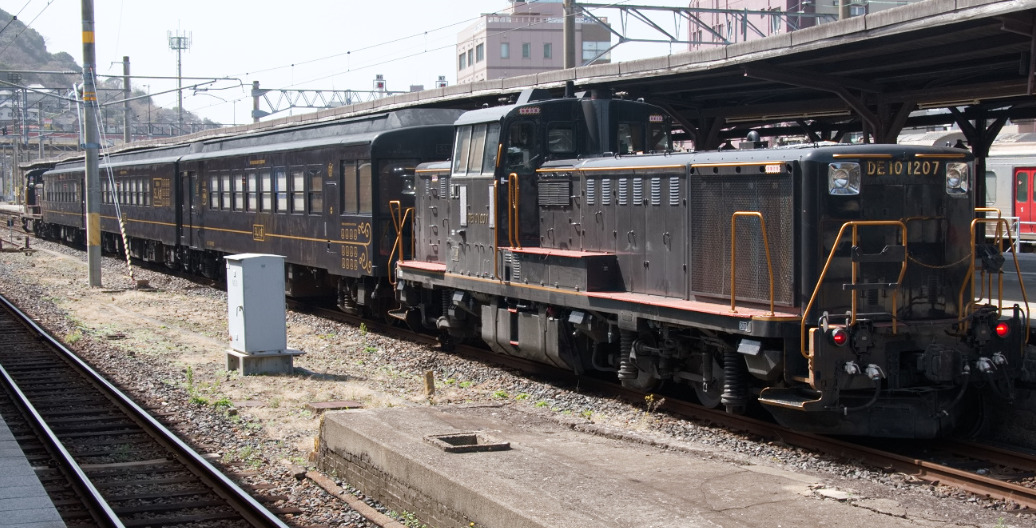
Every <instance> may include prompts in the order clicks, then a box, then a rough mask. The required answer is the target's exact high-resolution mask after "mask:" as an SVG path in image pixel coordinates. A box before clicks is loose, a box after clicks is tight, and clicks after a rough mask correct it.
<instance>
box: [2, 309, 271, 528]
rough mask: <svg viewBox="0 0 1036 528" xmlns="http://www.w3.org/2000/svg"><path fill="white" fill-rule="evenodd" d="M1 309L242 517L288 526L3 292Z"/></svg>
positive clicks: (253, 522) (261, 523)
mask: <svg viewBox="0 0 1036 528" xmlns="http://www.w3.org/2000/svg"><path fill="white" fill-rule="evenodd" d="M0 308H5V309H6V310H8V311H10V312H11V313H12V314H13V315H15V316H16V317H18V318H20V319H21V320H22V321H23V322H24V324H25V325H26V326H28V327H29V328H30V329H31V330H32V331H33V332H35V333H36V334H38V335H39V336H40V338H41V339H42V340H43V341H45V344H46V345H47V346H49V347H51V348H53V349H54V350H56V351H57V352H58V353H59V355H61V356H62V358H63V359H65V360H66V361H67V362H68V364H69V365H70V366H72V367H73V368H74V369H75V370H76V371H78V372H79V373H80V374H82V375H83V376H85V377H86V378H87V379H88V380H89V381H90V382H92V383H94V384H95V385H96V386H97V387H99V388H101V389H102V390H103V391H104V392H105V393H106V395H107V396H108V397H109V398H110V399H112V401H113V402H114V403H115V404H116V405H117V406H119V407H121V408H122V409H123V410H124V411H125V412H126V413H127V415H128V416H129V417H130V418H131V419H133V420H134V421H135V422H136V423H137V424H138V425H139V426H140V427H141V428H142V429H144V430H145V431H146V432H147V433H148V434H150V435H152V436H153V437H154V439H155V440H156V441H157V442H158V443H159V444H160V445H161V446H162V447H164V448H166V449H168V450H169V451H171V452H172V453H173V454H175V456H176V457H177V458H178V459H179V460H180V461H181V462H182V463H183V464H184V466H185V467H187V468H188V469H189V470H190V471H191V472H192V473H194V474H195V475H196V476H197V477H198V478H199V479H201V481H202V482H204V483H205V484H206V485H208V486H209V487H210V488H211V489H212V490H213V491H214V492H215V493H216V494H217V495H219V496H220V497H222V498H223V499H224V500H226V501H227V504H228V505H229V506H230V507H231V508H233V509H234V510H235V511H236V512H238V513H239V514H240V515H241V517H242V519H244V520H245V521H246V522H248V523H250V524H251V525H252V526H255V527H263V528H265V527H276V528H288V525H286V524H285V523H284V522H282V521H281V520H280V519H278V518H277V517H276V516H275V515H274V514H273V513H271V512H270V511H269V510H267V509H266V508H265V507H263V506H262V505H260V504H259V502H258V501H256V500H255V498H253V497H252V496H251V495H249V494H248V493H246V492H245V491H244V490H242V489H241V488H240V487H238V485H237V484H235V483H234V482H233V481H231V480H230V479H229V478H228V477H227V476H226V475H224V474H223V473H222V472H220V471H219V470H218V469H216V468H215V467H214V466H213V465H212V464H210V463H209V462H208V461H207V460H205V459H204V458H202V456H201V455H199V454H198V453H197V452H195V451H194V450H193V449H191V448H190V447H189V446H188V445H187V444H186V443H184V442H183V441H182V440H180V439H179V438H178V437H177V436H176V435H175V434H173V433H172V432H171V431H170V430H169V429H167V428H166V427H165V426H164V425H162V424H161V423H159V422H158V421H157V420H155V419H154V418H153V417H152V416H151V415H150V414H148V413H147V412H146V411H145V410H144V409H143V408H141V407H140V406H139V405H137V404H136V403H135V402H134V401H133V400H131V399H130V398H129V397H128V396H126V395H125V394H123V393H122V392H121V391H120V390H118V389H117V388H116V387H115V386H114V385H112V384H111V383H110V382H108V380H106V379H104V378H103V377H102V376H101V375H100V374H98V373H97V372H96V371H95V370H94V369H92V368H91V367H90V366H89V365H87V364H86V363H85V362H84V361H83V360H81V359H79V357H77V356H76V355H75V354H74V353H72V352H71V351H70V350H69V349H68V348H66V347H65V346H64V345H63V344H61V342H59V341H57V340H56V339H54V337H52V336H51V335H50V334H49V333H48V332H46V331H45V330H44V329H43V328H42V327H40V326H39V325H38V324H36V322H35V321H33V320H32V319H30V318H29V317H28V316H27V315H26V314H25V313H23V312H22V311H21V310H19V309H18V308H17V307H15V306H14V305H13V304H12V303H11V302H10V301H8V300H7V298H6V297H4V296H3V295H0Z"/></svg>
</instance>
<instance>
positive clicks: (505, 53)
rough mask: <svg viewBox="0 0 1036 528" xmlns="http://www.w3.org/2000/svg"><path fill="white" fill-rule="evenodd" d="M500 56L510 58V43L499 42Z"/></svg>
mask: <svg viewBox="0 0 1036 528" xmlns="http://www.w3.org/2000/svg"><path fill="white" fill-rule="evenodd" d="M500 58H501V59H510V58H511V43H509V42H501V43H500Z"/></svg>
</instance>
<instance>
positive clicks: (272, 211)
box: [37, 109, 461, 310]
mask: <svg viewBox="0 0 1036 528" xmlns="http://www.w3.org/2000/svg"><path fill="white" fill-rule="evenodd" d="M460 113H461V112H460V111H457V110H436V109H431V110H428V109H425V110H418V109H409V110H399V111H394V112H389V113H384V114H379V115H375V116H371V117H364V118H359V119H353V120H348V121H344V122H342V121H336V122H333V123H318V124H314V125H309V126H299V127H293V128H290V129H286V130H272V131H264V132H257V133H253V134H247V135H242V136H235V137H228V138H217V139H210V140H205V141H199V142H195V143H189V144H184V145H177V146H172V147H167V148H158V149H154V148H152V149H147V150H141V151H137V152H133V151H131V152H124V153H119V154H116V155H113V156H110V157H105V158H104V159H102V160H101V165H100V171H101V178H100V179H101V182H102V189H101V194H102V200H101V201H102V204H101V230H102V247H103V249H104V250H105V251H116V250H119V249H120V248H121V247H122V237H121V234H120V225H119V221H118V218H119V217H120V214H119V213H120V212H121V217H122V218H123V224H124V227H125V237H126V240H127V245H128V248H129V253H130V255H131V256H133V257H135V258H139V259H142V260H145V261H148V262H155V263H161V264H164V265H166V266H169V267H171V268H180V269H184V270H187V271H191V272H197V273H201V274H203V275H205V276H207V277H218V276H219V275H220V274H221V273H222V272H223V269H224V263H223V261H222V257H223V255H226V254H234V253H245V252H263V253H272V254H279V255H285V256H286V258H287V270H286V272H287V275H286V278H287V288H288V293H289V294H291V295H295V296H300V297H304V296H309V295H327V294H329V293H337V295H338V297H339V303H340V304H341V305H342V306H343V307H345V308H348V309H350V310H356V309H358V308H360V307H367V308H372V307H371V303H373V302H374V300H375V299H378V300H379V301H380V302H382V303H390V302H391V300H392V292H391V290H388V291H385V292H377V288H378V284H380V283H383V282H384V281H383V280H380V279H381V278H384V277H385V276H387V275H388V273H389V265H388V261H389V255H390V253H391V250H392V247H393V244H394V243H395V239H396V229H395V225H394V224H393V220H392V211H391V210H390V208H389V203H388V202H389V201H393V200H394V201H401V202H402V203H401V204H400V206H401V207H410V206H411V205H412V200H413V198H412V194H413V193H412V189H409V187H412V181H413V179H412V178H413V170H414V167H415V166H416V165H417V164H418V163H420V162H423V161H427V160H433V159H442V158H445V157H448V156H449V154H450V146H451V144H452V140H453V137H452V136H453V127H452V123H453V122H454V121H455V120H456V118H457V117H458V116H459V115H460ZM44 180H45V181H44V188H45V197H44V198H45V207H44V212H43V218H42V222H41V223H40V224H38V227H37V230H38V231H39V232H40V234H41V235H42V236H45V237H51V238H61V239H64V240H67V241H69V242H78V243H82V241H83V237H84V227H83V225H84V224H83V212H84V209H83V208H84V190H83V183H82V182H83V161H82V160H81V159H80V160H75V161H70V162H66V163H61V164H59V165H58V166H57V167H55V168H54V170H51V171H49V172H47V173H46V174H45V176H44ZM372 309H374V308H372Z"/></svg>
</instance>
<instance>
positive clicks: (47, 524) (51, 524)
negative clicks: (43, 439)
mask: <svg viewBox="0 0 1036 528" xmlns="http://www.w3.org/2000/svg"><path fill="white" fill-rule="evenodd" d="M0 526H5V527H12V528H13V527H17V528H58V527H61V528H64V526H65V523H64V521H62V520H61V515H59V514H58V511H57V509H55V508H54V503H53V502H51V500H50V496H49V495H47V491H46V490H45V489H43V484H41V483H40V480H39V478H37V477H36V472H35V471H33V470H32V466H30V465H29V461H28V460H27V459H26V458H25V454H24V453H23V452H22V449H21V447H19V446H18V442H17V441H16V440H15V439H14V435H13V434H11V430H10V429H9V428H8V427H7V423H6V422H4V419H3V417H2V416H0Z"/></svg>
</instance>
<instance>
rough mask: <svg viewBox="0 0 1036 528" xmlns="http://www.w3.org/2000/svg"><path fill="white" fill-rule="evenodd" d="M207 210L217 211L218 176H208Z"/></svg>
mask: <svg viewBox="0 0 1036 528" xmlns="http://www.w3.org/2000/svg"><path fill="white" fill-rule="evenodd" d="M209 209H219V176H216V175H212V176H209Z"/></svg>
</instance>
